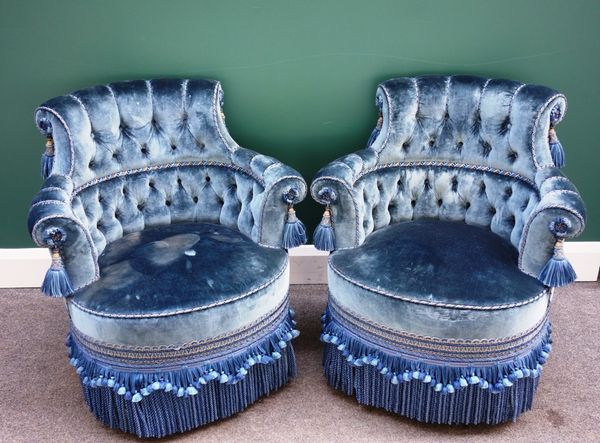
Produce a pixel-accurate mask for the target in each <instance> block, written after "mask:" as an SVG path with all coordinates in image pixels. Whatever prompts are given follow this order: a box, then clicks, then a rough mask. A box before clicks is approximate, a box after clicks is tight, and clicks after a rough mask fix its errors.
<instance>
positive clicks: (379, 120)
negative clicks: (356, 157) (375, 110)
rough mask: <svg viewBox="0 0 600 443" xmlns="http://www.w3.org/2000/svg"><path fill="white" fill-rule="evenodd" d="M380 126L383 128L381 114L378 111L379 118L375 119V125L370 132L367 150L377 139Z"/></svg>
mask: <svg viewBox="0 0 600 443" xmlns="http://www.w3.org/2000/svg"><path fill="white" fill-rule="evenodd" d="M382 126H383V114H382V113H381V111H380V112H379V116H378V117H377V125H375V128H373V131H372V132H371V135H370V136H369V140H368V141H367V148H369V147H370V146H371V145H372V144H373V143H375V140H376V139H377V137H378V136H379V133H380V132H381V127H382Z"/></svg>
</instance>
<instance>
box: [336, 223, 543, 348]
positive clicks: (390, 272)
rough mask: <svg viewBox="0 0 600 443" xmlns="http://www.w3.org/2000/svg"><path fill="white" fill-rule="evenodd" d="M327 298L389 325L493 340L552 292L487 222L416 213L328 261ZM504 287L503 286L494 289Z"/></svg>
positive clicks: (539, 313) (538, 308) (519, 326)
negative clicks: (429, 217) (414, 217)
mask: <svg viewBox="0 0 600 443" xmlns="http://www.w3.org/2000/svg"><path fill="white" fill-rule="evenodd" d="M328 270H329V272H328V275H329V287H330V296H331V298H332V299H333V300H334V301H335V303H337V304H338V305H340V306H343V307H344V309H347V310H349V311H352V312H356V313H360V315H361V316H363V317H364V318H367V319H369V321H371V322H373V323H375V324H378V325H385V326H386V327H388V328H393V329H397V330H404V331H411V332H413V333H415V334H419V335H422V336H430V337H452V338H460V339H497V338H502V337H505V336H510V335H515V334H519V333H521V332H523V331H526V330H528V329H529V328H531V327H533V326H535V325H536V324H537V323H539V322H540V321H541V320H543V318H544V317H545V315H546V308H547V306H548V302H549V299H550V294H549V292H548V291H547V290H546V288H545V287H544V285H542V284H541V283H540V282H539V281H538V280H537V279H535V278H533V277H530V276H528V275H526V274H524V273H522V272H521V271H520V270H519V268H518V267H517V250H516V249H515V248H514V247H513V246H512V245H511V244H510V243H509V242H508V241H506V240H504V239H502V238H501V237H500V236H498V235H495V234H494V233H492V232H490V231H489V230H488V229H486V228H482V227H479V226H471V225H467V224H465V223H462V222H446V221H438V220H426V219H421V220H417V221H414V222H404V223H398V224H394V225H390V226H388V227H385V228H382V229H380V230H378V231H376V232H374V233H373V234H372V235H370V236H369V237H367V239H366V241H365V242H364V243H363V244H362V245H361V246H359V247H357V248H352V249H345V250H341V251H336V252H334V253H333V254H332V255H331V258H330V260H329V268H328ZM499 288H502V290H499Z"/></svg>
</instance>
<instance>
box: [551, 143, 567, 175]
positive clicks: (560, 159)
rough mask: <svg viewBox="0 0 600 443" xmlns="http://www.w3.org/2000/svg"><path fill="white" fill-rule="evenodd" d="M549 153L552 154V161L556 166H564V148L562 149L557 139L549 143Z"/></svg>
mask: <svg viewBox="0 0 600 443" xmlns="http://www.w3.org/2000/svg"><path fill="white" fill-rule="evenodd" d="M550 155H552V161H553V162H554V166H556V167H557V168H564V167H565V165H566V161H565V150H564V149H563V147H562V145H561V144H560V141H558V139H556V140H555V141H553V142H551V143H550Z"/></svg>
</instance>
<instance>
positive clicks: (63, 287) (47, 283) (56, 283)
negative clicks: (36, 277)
mask: <svg viewBox="0 0 600 443" xmlns="http://www.w3.org/2000/svg"><path fill="white" fill-rule="evenodd" d="M41 289H42V292H43V293H44V294H46V295H49V296H50V297H66V296H67V295H71V294H72V293H73V292H74V291H73V287H72V286H71V281H70V280H69V276H68V274H67V272H66V271H65V268H64V265H63V262H62V259H61V257H60V252H59V249H58V248H52V265H51V266H50V269H48V272H47V273H46V277H45V278H44V282H43V283H42V288H41Z"/></svg>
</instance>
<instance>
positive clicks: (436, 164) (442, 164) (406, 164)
mask: <svg viewBox="0 0 600 443" xmlns="http://www.w3.org/2000/svg"><path fill="white" fill-rule="evenodd" d="M414 167H416V168H422V167H426V168H456V169H467V170H469V171H477V172H488V173H492V174H497V175H503V176H505V177H510V178H514V179H517V180H520V181H522V182H525V183H527V184H528V185H529V186H531V187H532V188H533V189H535V190H536V191H537V190H538V188H537V186H536V184H535V182H534V181H533V180H530V179H529V178H527V177H524V176H522V175H521V174H518V173H516V172H512V171H506V170H504V169H499V168H492V167H490V166H484V165H474V164H469V163H458V162H448V161H436V160H417V161H401V162H394V163H385V164H382V165H377V166H373V167H371V168H367V169H364V170H362V171H361V172H360V174H359V175H358V176H357V178H356V180H355V181H354V183H352V186H354V185H355V184H356V182H357V181H358V180H360V179H361V178H362V177H364V176H365V175H367V174H369V173H371V172H375V171H379V170H380V169H387V168H414Z"/></svg>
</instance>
